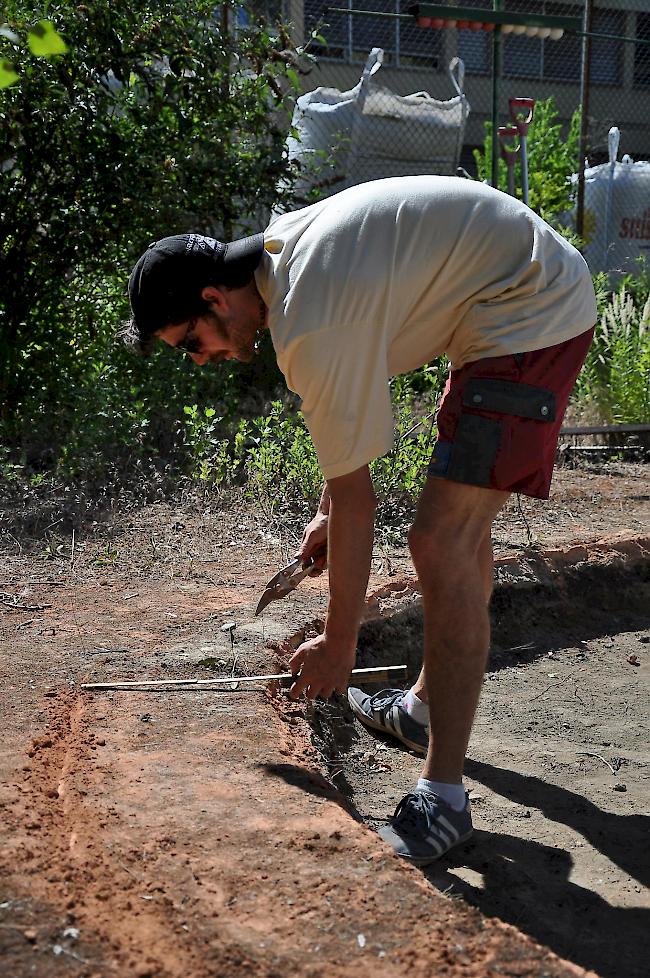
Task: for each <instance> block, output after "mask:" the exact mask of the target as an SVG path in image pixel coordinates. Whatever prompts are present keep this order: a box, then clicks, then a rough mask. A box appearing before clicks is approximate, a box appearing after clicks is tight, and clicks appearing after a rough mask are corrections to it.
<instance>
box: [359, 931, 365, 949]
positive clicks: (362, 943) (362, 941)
mask: <svg viewBox="0 0 650 978" xmlns="http://www.w3.org/2000/svg"><path fill="white" fill-rule="evenodd" d="M357 944H358V945H359V947H361V948H363V947H365V946H366V935H365V934H357Z"/></svg>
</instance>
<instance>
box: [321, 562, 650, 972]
mask: <svg viewBox="0 0 650 978" xmlns="http://www.w3.org/2000/svg"><path fill="white" fill-rule="evenodd" d="M563 556H564V557H565V558H566V555H563ZM583 556H587V557H588V559H580V558H581V557H583ZM574 561H575V562H574ZM497 582H498V583H497V587H496V589H495V593H494V597H493V600H492V604H491V619H492V646H491V653H490V659H489V665H488V670H487V673H486V679H485V684H484V689H483V694H482V699H481V704H480V707H479V713H478V716H477V719H476V723H475V727H474V731H473V735H472V740H471V742H470V749H469V755H468V761H467V765H466V782H467V786H468V787H469V788H470V789H471V796H472V799H473V809H474V823H475V835H474V837H473V840H471V841H470V843H468V844H467V845H466V846H465V847H464V848H463V849H462V850H457V851H456V852H454V853H453V854H450V855H449V856H448V857H447V858H446V859H445V860H443V861H442V862H441V863H439V864H435V865H434V867H433V868H430V869H429V870H427V871H426V873H427V876H428V879H429V880H430V882H431V883H432V884H433V885H435V886H437V887H438V888H440V889H443V890H445V891H447V892H448V893H450V894H451V895H455V896H459V897H463V898H465V899H466V900H467V901H469V902H470V903H472V904H474V905H475V906H478V907H479V908H480V909H481V910H482V911H483V912H484V913H485V914H487V915H489V916H496V917H499V918H500V919H502V920H504V921H506V922H509V923H512V924H514V925H515V926H517V927H518V928H519V929H520V930H522V931H524V932H525V933H528V934H530V936H532V937H534V938H535V939H536V940H537V941H539V942H540V943H542V944H545V945H547V946H549V947H550V948H551V949H552V950H553V951H555V952H556V953H558V954H560V955H561V956H562V957H565V958H567V959H568V960H571V961H573V962H575V963H576V964H579V965H581V966H582V967H585V968H588V969H592V970H594V971H595V972H596V973H597V974H599V975H602V976H606V978H609V976H611V978H614V976H620V975H621V974H625V975H626V976H627V978H641V976H642V975H645V974H646V970H645V969H646V959H645V957H644V954H643V951H642V948H643V945H644V941H645V936H644V935H647V932H648V927H649V926H650V900H649V896H648V894H649V891H648V885H649V883H650V880H649V875H650V873H649V870H648V864H647V855H646V854H647V844H646V841H644V837H645V840H647V833H648V828H649V827H650V819H649V818H648V815H647V813H648V812H650V778H649V775H648V772H649V762H650V755H649V754H648V749H647V745H646V734H647V729H648V703H649V702H650V688H649V682H648V674H649V672H650V559H649V557H648V552H647V548H645V547H644V546H642V547H641V549H640V550H638V551H635V552H634V554H633V555H632V556H630V554H629V553H628V554H621V553H620V552H619V553H616V552H615V553H613V554H612V553H609V554H608V555H605V556H603V554H598V555H596V559H593V555H592V554H590V555H584V554H582V553H581V552H580V548H574V552H569V560H568V561H567V562H564V563H561V564H558V560H557V555H555V556H553V555H552V556H551V558H550V560H537V559H534V560H533V561H532V563H531V562H529V563H528V564H526V562H525V561H524V562H523V563H522V562H521V561H520V562H518V563H517V562H513V561H505V562H504V563H503V564H502V565H501V566H500V567H498V568H497ZM371 604H373V602H371ZM374 605H375V612H376V617H374V618H373V619H372V620H370V621H368V622H366V623H365V624H364V625H363V627H362V630H361V635H360V641H359V649H360V654H359V659H358V664H359V665H360V666H375V665H377V666H379V665H390V664H399V663H406V664H407V665H408V669H409V679H410V680H413V679H414V678H415V676H416V675H417V672H418V669H419V666H420V657H421V644H420V643H421V634H422V613H421V606H420V603H419V598H418V594H417V591H416V590H415V584H414V582H401V583H399V584H396V585H395V587H394V588H392V589H385V590H384V591H383V592H382V593H381V594H380V595H379V597H378V598H377V600H376V601H375V602H374ZM366 688H367V691H368V692H374V691H376V690H377V687H370V686H369V687H366ZM310 722H311V725H312V731H313V740H314V743H315V745H316V747H317V748H318V750H319V752H320V754H321V756H322V757H323V759H324V770H325V771H326V772H327V774H328V777H329V778H330V780H331V781H332V783H333V784H335V785H336V786H337V788H338V789H339V791H341V792H342V793H343V794H344V795H345V796H346V798H347V800H348V802H349V804H350V806H351V808H352V810H353V812H354V813H356V816H357V817H358V818H359V819H360V820H362V821H364V822H366V823H367V824H369V825H370V826H371V827H373V828H376V827H377V826H378V825H379V824H381V823H382V822H383V821H384V820H385V819H386V818H388V817H389V816H390V815H391V814H392V811H393V809H394V806H395V804H396V803H397V801H398V800H399V799H400V798H401V797H402V795H403V794H404V793H405V792H406V791H407V790H409V789H410V788H411V787H412V785H413V784H414V783H415V780H416V779H417V777H418V775H419V772H420V768H421V759H420V758H418V757H416V756H415V755H414V754H411V753H409V752H408V751H406V750H403V749H401V748H400V747H399V746H398V745H397V744H396V743H395V741H391V740H390V739H389V738H387V737H382V736H381V735H377V734H373V733H371V732H370V731H368V730H366V729H365V728H363V727H362V726H361V725H360V724H359V723H358V721H356V720H355V719H354V718H353V716H352V712H351V710H350V709H349V706H348V705H347V701H346V700H345V699H344V698H343V697H339V698H338V700H337V702H335V703H334V704H330V703H328V704H320V703H319V704H316V705H315V706H314V707H313V708H312V711H311V717H310ZM643 813H645V814H643ZM644 860H645V863H644ZM541 907H543V908H544V912H543V913H540V908H541ZM577 932H578V933H579V934H580V940H576V933H577ZM612 935H615V939H612Z"/></svg>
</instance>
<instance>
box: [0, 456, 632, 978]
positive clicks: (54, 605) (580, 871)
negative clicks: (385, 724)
mask: <svg viewBox="0 0 650 978" xmlns="http://www.w3.org/2000/svg"><path fill="white" fill-rule="evenodd" d="M649 477H650V471H649V468H648V466H644V465H641V464H635V465H633V464H627V465H624V464H610V465H606V466H602V467H591V468H588V469H580V470H573V469H560V470H559V472H558V474H557V477H556V482H555V493H554V496H553V498H552V500H551V502H550V503H548V504H546V505H545V506H544V505H543V504H538V503H536V502H531V501H527V500H522V502H521V506H520V505H519V504H518V502H517V500H513V501H512V502H511V503H510V504H509V506H508V508H507V511H506V512H505V513H504V514H503V515H502V517H501V518H500V520H499V523H498V526H497V530H496V534H495V543H496V551H497V555H498V556H500V557H501V558H502V563H501V565H500V567H499V575H498V580H499V587H498V590H497V593H496V595H495V600H494V605H493V622H494V634H493V645H492V655H491V663H490V668H489V671H488V674H487V676H486V682H485V688H484V694H483V698H482V703H481V708H480V714H479V717H478V719H477V723H476V727H475V730H474V734H473V737H472V743H471V747H470V755H469V761H468V765H467V781H468V785H469V786H470V787H471V789H472V794H473V799H474V801H473V804H474V811H475V826H476V830H477V831H476V833H475V836H474V838H473V839H472V840H471V842H470V843H469V844H467V845H466V846H465V847H463V848H462V849H459V850H457V851H456V852H454V853H452V854H450V856H449V857H447V858H446V859H444V860H442V861H441V863H439V864H437V865H436V866H435V867H434V868H433V869H432V870H428V871H426V872H421V871H418V870H414V869H412V868H411V867H408V866H405V865H404V864H403V863H402V862H400V861H399V860H398V859H397V858H396V857H394V856H393V855H392V854H391V853H390V852H387V851H386V850H385V848H384V847H383V844H382V843H381V842H380V840H379V839H378V838H377V836H376V835H375V834H374V832H372V828H373V827H374V826H376V825H377V824H378V823H379V822H380V821H382V820H383V819H384V818H385V817H386V816H387V815H388V814H390V811H391V809H392V807H393V805H394V804H395V802H396V801H397V800H398V799H399V797H401V795H402V794H403V792H404V791H405V790H407V789H408V788H409V787H410V786H411V784H412V783H413V779H414V778H415V777H416V776H417V774H418V761H417V759H416V758H414V757H413V756H412V755H410V754H409V753H408V752H405V751H402V750H400V749H399V748H397V747H395V746H393V745H390V744H388V743H385V742H383V741H382V740H381V739H378V738H374V737H372V736H371V735H370V734H368V733H367V732H366V731H364V730H363V729H362V728H360V727H359V725H358V724H353V723H352V722H351V718H350V716H349V712H348V711H347V709H346V707H345V703H344V702H341V701H339V702H337V703H335V704H327V705H324V704H315V705H314V706H311V707H308V706H306V705H305V704H297V705H294V704H291V703H289V702H288V701H287V700H286V698H285V697H284V696H283V695H281V694H276V693H274V692H273V691H272V690H267V689H263V688H257V689H256V690H254V691H249V692H244V691H243V690H242V689H241V688H240V689H238V690H228V691H226V692H220V693H217V692H213V691H209V692H208V691H182V692H180V691H173V692H170V691H167V692H160V691H157V692H150V693H144V692H136V693H133V692H128V693H124V692H115V691H113V692H107V693H103V692H102V693H94V694H89V693H84V692H83V691H81V690H80V689H79V683H80V682H82V681H84V680H85V679H88V680H91V681H92V680H100V679H110V678H123V679H128V678H136V677H137V678H142V677H148V678H164V677H168V678H176V677H183V676H193V677H197V676H198V677H201V678H207V677H210V676H214V675H222V676H223V675H225V676H230V675H246V674H248V675H251V674H255V673H257V672H259V671H273V670H275V669H277V668H281V667H282V662H283V655H284V658H286V652H287V651H288V649H289V648H290V645H291V644H292V643H293V644H295V642H297V641H298V640H299V638H300V636H301V635H302V634H304V633H305V632H307V633H309V632H310V631H311V630H313V629H314V628H318V626H319V622H320V621H322V617H323V614H324V611H325V606H326V599H327V582H326V578H325V576H323V577H321V578H318V579H315V580H310V581H306V582H304V584H303V585H301V586H300V588H299V589H298V590H297V591H296V592H295V593H294V595H292V596H291V598H289V599H286V600H285V601H283V602H276V603H274V604H272V605H271V606H270V607H269V609H267V611H266V612H265V613H264V615H262V616H261V617H260V618H255V617H254V616H253V610H254V607H255V603H256V599H257V597H258V595H259V593H260V591H261V589H262V586H263V584H264V582H265V581H266V580H267V579H268V578H269V577H270V576H271V574H272V573H273V572H274V571H275V570H276V569H277V567H278V566H279V565H281V564H282V562H283V560H284V559H285V558H286V557H287V556H288V555H290V554H291V553H292V552H293V549H294V547H295V542H296V538H297V536H299V530H300V528H299V527H298V526H297V525H295V524H294V525H288V524H287V523H286V522H281V521H279V520H278V519H277V517H275V516H273V514H272V513H269V512H268V511H267V512H266V514H263V513H261V512H260V511H259V510H257V509H252V508H251V507H246V506H243V505H242V506H239V507H237V508H233V509H232V510H231V511H230V512H224V511H223V510H219V511H217V512H214V510H213V509H212V508H211V507H210V506H209V504H208V503H205V504H204V505H202V506H197V504H196V503H195V502H190V501H188V502H186V503H185V504H176V505H173V506H172V505H169V506H163V505H159V506H156V507H150V508H148V509H145V510H133V511H131V512H123V513H115V512H114V513H110V514H108V515H107V516H106V517H105V518H103V519H102V520H98V521H97V523H96V524H95V525H89V526H86V527H76V528H75V532H74V535H73V534H72V532H71V530H70V529H69V528H68V527H65V524H56V525H55V526H54V527H47V526H46V523H45V522H41V524H40V527H42V529H41V528H39V523H38V517H37V515H35V514H34V513H33V512H31V511H28V509H27V507H24V508H23V509H16V508H12V509H11V510H9V509H7V510H6V511H4V512H3V513H2V514H0V533H1V534H2V536H1V538H0V544H1V546H2V555H3V559H2V567H3V570H2V574H1V575H0V576H1V578H2V579H1V580H0V598H1V599H2V604H1V605H0V608H1V609H2V615H1V617H0V638H1V640H2V645H1V650H0V669H1V671H2V690H3V693H2V712H1V715H2V724H3V734H4V738H3V743H2V747H1V748H0V811H1V812H2V815H1V817H0V961H2V962H3V974H6V975H7V976H8V978H26V976H28V975H34V974H36V975H39V976H44V978H49V976H64V975H65V976H71V978H81V976H85V978H99V976H102V978H103V976H104V975H106V976H109V975H110V976H112V975H117V976H120V978H121V976H125V978H126V976H129V978H130V976H138V978H146V976H156V978H158V976H161V978H167V976H169V978H176V976H178V978H180V976H181V975H183V976H191V978H203V976H212V975H215V976H216V975H224V974H227V975H237V976H239V975H242V976H244V975H254V976H280V975H286V974H292V975H328V976H338V975H348V974H349V975H351V974H353V973H354V974H357V973H358V970H359V966H360V965H361V966H362V967H364V968H365V969H367V968H372V970H373V972H374V973H375V974H376V975H378V976H384V975H386V976H389V975H390V976H397V975H402V974H406V973H407V972H408V973H409V975H413V976H415V978H419V976H420V975H423V976H424V975H425V974H426V975H427V976H430V975H432V974H435V975H452V976H454V978H455V976H474V975H476V976H491V975H495V976H496V975H520V976H531V978H532V976H536V978H542V976H543V975H548V976H556V975H557V976H560V975H562V976H564V975H569V974H571V975H575V974H584V971H583V969H587V970H589V971H593V972H595V973H596V974H600V975H602V976H605V978H609V976H611V978H614V976H616V978H619V976H625V978H640V976H642V975H646V974H647V934H648V932H649V925H650V894H649V890H648V883H649V873H648V861H647V860H648V845H647V839H648V825H649V824H650V786H649V779H648V760H649V757H648V747H647V730H648V685H649V680H648V676H649V670H650V659H649V656H650V642H649V641H648V640H649V639H650V584H649V583H648V582H649V579H650V563H649V562H650V555H649V554H648V550H647V547H648V536H649V534H650V490H649V486H650V478H649ZM64 527H65V529H64ZM603 539H606V540H607V541H608V542H607V543H606V544H603V545H601V546H599V545H598V544H597V541H600V540H603ZM626 541H632V543H626ZM541 553H544V554H545V555H546V556H545V557H544V558H541V557H540V556H539V555H540V554H541ZM411 574H412V571H411V568H410V564H409V560H408V555H407V553H406V551H405V549H404V548H403V546H401V545H400V544H399V543H398V544H392V545H391V546H387V545H383V546H378V547H377V552H376V555H375V560H374V561H373V575H372V579H371V584H370V588H369V592H370V593H371V594H374V595H375V596H376V597H375V600H374V601H371V602H370V605H369V616H370V617H371V618H372V620H369V621H368V623H367V624H366V625H365V626H364V629H363V632H362V635H361V639H360V655H359V664H360V665H366V664H375V663H379V662H382V661H386V662H387V661H390V662H397V661H400V662H402V661H406V662H408V664H409V666H410V673H411V675H413V673H414V669H415V667H416V661H417V656H418V617H419V611H418V607H417V602H416V601H415V600H414V595H415V590H414V582H413V579H412V577H411ZM233 623H234V626H235V627H234V629H233V628H232V627H231V626H232V625H233ZM226 626H228V627H226ZM557 955H559V957H557Z"/></svg>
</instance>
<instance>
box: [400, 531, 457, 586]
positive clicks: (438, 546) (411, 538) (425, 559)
mask: <svg viewBox="0 0 650 978" xmlns="http://www.w3.org/2000/svg"><path fill="white" fill-rule="evenodd" d="M450 543H451V542H450V540H449V539H448V534H447V532H446V530H445V528H444V527H442V526H435V525H428V526H423V525H422V524H420V523H418V521H417V520H416V521H415V523H414V524H413V526H412V527H411V528H410V530H409V533H408V544H409V550H410V551H411V557H412V558H413V563H414V565H415V568H416V570H417V571H418V573H420V572H421V571H423V570H425V569H426V571H427V576H431V575H432V574H435V573H436V569H437V568H438V567H440V568H442V566H443V565H444V564H445V563H446V562H448V559H449V548H450Z"/></svg>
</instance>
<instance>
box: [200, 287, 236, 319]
mask: <svg viewBox="0 0 650 978" xmlns="http://www.w3.org/2000/svg"><path fill="white" fill-rule="evenodd" d="M201 298H202V299H203V301H204V302H210V303H214V305H215V306H216V307H217V311H218V312H220V313H224V312H228V309H229V308H230V305H229V303H228V299H227V297H226V292H225V290H224V289H219V288H217V286H216V285H206V286H205V288H204V289H202V290H201Z"/></svg>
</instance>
